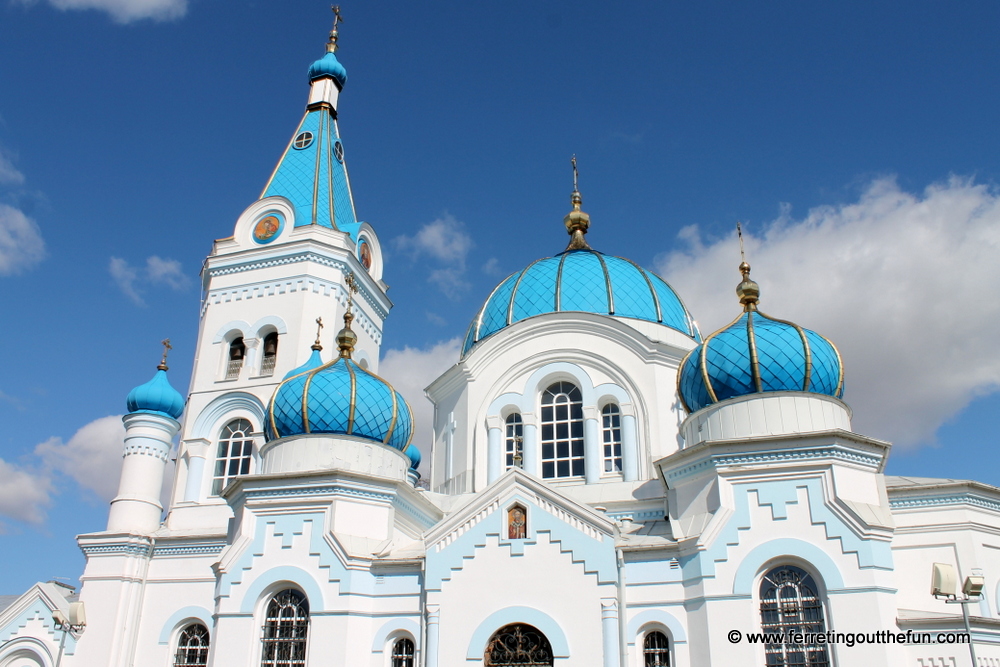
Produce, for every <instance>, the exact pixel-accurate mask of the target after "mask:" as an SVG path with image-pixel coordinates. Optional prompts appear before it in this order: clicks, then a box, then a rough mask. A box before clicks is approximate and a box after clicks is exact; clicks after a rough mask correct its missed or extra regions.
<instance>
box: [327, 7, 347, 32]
mask: <svg viewBox="0 0 1000 667" xmlns="http://www.w3.org/2000/svg"><path fill="white" fill-rule="evenodd" d="M330 9H332V10H333V30H334V32H336V31H337V25H339V24H340V22H341V21H343V20H344V17H342V16H341V15H340V5H331V6H330Z"/></svg>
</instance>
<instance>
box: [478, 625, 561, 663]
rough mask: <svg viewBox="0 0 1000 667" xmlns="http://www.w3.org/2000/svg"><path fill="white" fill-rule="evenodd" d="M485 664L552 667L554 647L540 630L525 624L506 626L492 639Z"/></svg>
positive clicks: (484, 660)
mask: <svg viewBox="0 0 1000 667" xmlns="http://www.w3.org/2000/svg"><path fill="white" fill-rule="evenodd" d="M483 664H484V665H485V667H501V666H502V665H516V666H517V667H550V666H551V665H552V645H551V644H549V640H548V639H547V638H546V637H545V635H543V634H542V633H541V632H539V631H538V628H535V627H533V626H531V625H527V624H525V623H514V624H511V625H506V626H504V627H502V628H500V629H499V630H497V631H496V633H495V634H494V635H493V636H492V637H490V641H489V643H488V644H487V645H486V655H485V656H484V659H483Z"/></svg>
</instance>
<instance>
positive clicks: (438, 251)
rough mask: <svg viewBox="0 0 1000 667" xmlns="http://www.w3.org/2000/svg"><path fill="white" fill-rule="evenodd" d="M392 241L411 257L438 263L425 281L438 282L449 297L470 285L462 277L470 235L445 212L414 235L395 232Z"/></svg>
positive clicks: (452, 297) (457, 295) (456, 296)
mask: <svg viewBox="0 0 1000 667" xmlns="http://www.w3.org/2000/svg"><path fill="white" fill-rule="evenodd" d="M393 245H394V246H395V247H396V248H397V249H398V250H400V251H402V252H404V253H407V254H409V255H410V257H412V258H413V259H422V258H427V259H430V260H432V261H435V262H438V263H439V264H440V265H441V266H438V267H436V268H432V269H431V271H430V273H429V274H428V276H427V282H429V283H431V284H433V285H437V287H438V289H440V290H441V291H442V292H443V293H444V294H445V296H447V297H448V298H449V299H458V298H459V296H460V295H461V294H462V292H465V291H466V290H468V289H469V286H470V285H469V282H468V281H467V280H465V278H464V276H465V268H466V259H467V258H468V256H469V251H470V250H472V247H473V245H475V244H474V243H473V242H472V237H471V236H469V234H468V233H467V232H466V231H465V225H464V224H463V223H462V222H461V221H459V220H456V219H455V217H454V216H453V215H451V214H449V213H446V214H445V215H444V216H443V217H440V218H438V219H436V220H433V221H431V222H429V223H427V224H426V225H424V226H423V227H421V228H420V230H419V231H417V233H416V234H414V235H413V236H397V237H396V238H395V239H394V240H393Z"/></svg>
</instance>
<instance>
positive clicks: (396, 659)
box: [392, 637, 413, 667]
mask: <svg viewBox="0 0 1000 667" xmlns="http://www.w3.org/2000/svg"><path fill="white" fill-rule="evenodd" d="M392 667H413V640H412V639H409V638H407V637H403V638H402V639H397V640H396V643H395V644H393V645H392Z"/></svg>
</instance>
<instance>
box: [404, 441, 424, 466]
mask: <svg viewBox="0 0 1000 667" xmlns="http://www.w3.org/2000/svg"><path fill="white" fill-rule="evenodd" d="M406 455H407V456H409V457H410V469H411V470H416V469H417V468H419V467H420V460H421V459H422V458H423V457H422V456H421V455H420V450H419V449H417V446H416V445H410V446H409V447H407V448H406Z"/></svg>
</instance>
